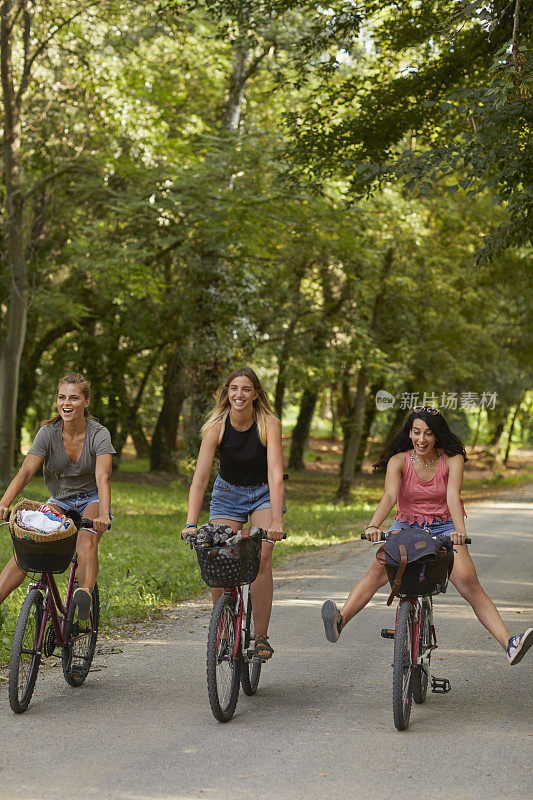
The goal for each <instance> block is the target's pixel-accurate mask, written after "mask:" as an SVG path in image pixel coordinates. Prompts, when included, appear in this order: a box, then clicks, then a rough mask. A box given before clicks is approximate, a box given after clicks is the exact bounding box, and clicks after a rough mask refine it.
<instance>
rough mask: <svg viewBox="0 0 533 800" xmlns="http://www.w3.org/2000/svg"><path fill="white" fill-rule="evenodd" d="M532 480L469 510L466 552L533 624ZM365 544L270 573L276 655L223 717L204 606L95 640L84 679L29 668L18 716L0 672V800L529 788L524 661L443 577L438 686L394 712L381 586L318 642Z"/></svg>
mask: <svg viewBox="0 0 533 800" xmlns="http://www.w3.org/2000/svg"><path fill="white" fill-rule="evenodd" d="M532 520H533V487H529V489H527V490H524V489H522V490H519V491H518V492H516V493H513V494H511V495H509V496H508V497H507V498H500V499H498V500H496V501H487V502H484V503H483V504H479V505H477V506H472V508H471V509H470V516H469V530H470V531H471V533H472V536H473V537H474V544H473V545H472V547H471V551H472V554H473V557H474V560H475V562H476V564H477V566H478V570H479V572H480V574H481V576H482V580H483V582H484V585H485V587H486V589H487V590H488V591H489V593H490V594H491V595H492V597H493V598H494V599H495V601H496V603H497V605H498V606H499V608H500V610H501V612H502V615H503V617H504V619H505V620H506V622H507V623H508V626H509V627H510V628H511V630H512V631H513V632H517V631H519V630H522V629H524V628H525V627H527V625H531V624H533V602H532V591H531V587H532V585H533V582H532V581H533V579H532V574H533V572H532V569H531V562H532V560H533V559H532V548H531V543H532V540H533V533H532V525H531V522H532ZM372 557H373V556H372V551H371V550H370V549H369V547H368V545H366V543H362V542H357V543H351V544H345V545H339V546H336V547H330V548H327V549H326V550H324V551H322V552H320V553H312V554H306V555H304V556H301V557H298V558H295V559H293V560H291V561H290V562H289V563H287V564H285V565H284V566H283V568H282V569H280V570H279V571H278V573H277V580H276V594H275V596H276V601H275V607H274V613H273V623H272V639H273V643H274V646H275V648H276V654H275V657H274V659H275V660H274V661H273V662H272V663H271V664H270V665H269V666H268V668H266V669H265V670H264V672H263V676H262V679H261V685H260V690H259V693H258V694H257V695H256V697H254V698H248V697H245V696H244V695H242V694H241V697H240V699H239V704H238V706H237V713H236V715H235V717H234V719H233V720H232V722H230V723H229V724H227V725H221V724H219V723H217V722H215V720H214V719H213V717H212V716H211V712H210V710H209V706H208V701H207V693H206V682H205V669H204V664H205V643H206V636H207V630H206V626H207V623H208V618H209V611H208V607H207V604H206V603H205V602H197V603H189V604H186V605H183V606H180V607H179V608H177V609H176V610H175V611H173V612H172V613H171V614H170V616H169V619H168V620H167V621H165V622H164V623H162V624H159V625H158V626H156V627H148V626H145V627H143V628H141V629H140V632H139V630H138V631H137V632H136V633H135V634H134V635H132V636H131V637H130V638H129V639H125V640H123V641H121V642H120V643H118V644H117V643H115V649H121V650H122V652H121V653H119V654H113V653H112V652H110V650H111V649H112V648H111V647H110V646H109V643H107V642H105V641H104V642H103V644H102V648H101V649H102V652H100V653H99V654H98V655H97V657H96V659H95V664H96V665H97V666H99V667H100V671H95V672H94V673H91V675H90V676H89V679H88V680H87V682H86V685H85V686H84V687H82V688H81V689H71V688H70V687H68V686H67V685H66V683H65V682H64V681H63V678H62V674H61V670H60V668H59V669H47V670H44V674H40V675H39V680H38V684H37V688H36V691H35V695H34V699H33V700H32V703H31V705H30V708H29V710H28V711H27V712H26V713H25V714H23V715H21V716H14V715H13V714H12V713H11V711H10V710H9V706H8V701H7V686H6V684H5V683H1V684H0V730H1V732H2V733H1V741H0V798H2V800H4V799H6V800H7V799H8V800H34V799H35V800H36V799H37V798H39V800H52V799H53V800H56V798H59V797H71V796H72V797H74V798H76V800H85V798H87V800H92V799H93V798H99V800H107V798H109V800H193V799H194V800H200V798H216V799H217V800H226V798H227V799H228V800H229V798H245V797H246V798H248V797H256V798H259V800H262V798H283V799H284V800H293V799H294V800H296V799H298V800H299V798H308V797H312V796H318V797H319V798H326V799H329V798H339V797H341V798H344V797H348V798H352V797H354V798H355V797H357V798H359V797H363V798H365V800H381V798H383V800H389V798H392V797H394V798H400V800H403V798H409V799H410V800H411V798H412V797H417V796H423V797H428V796H431V797H432V798H436V800H440V799H441V798H442V800H444V799H445V798H446V800H455V799H456V798H457V800H459V799H460V800H474V799H475V800H477V798H480V799H481V798H483V800H485V798H487V797H498V796H500V797H504V798H506V800H508V798H525V797H527V796H528V793H529V790H528V789H527V786H528V785H529V786H530V787H531V761H532V758H531V756H532V746H531V745H532V735H533V729H532V727H531V678H532V667H533V652H531V653H530V657H529V659H524V661H523V662H522V663H521V664H520V665H518V666H516V667H509V666H508V665H507V663H506V660H505V657H504V654H503V651H502V650H501V649H500V648H499V646H498V645H496V644H495V643H494V642H493V641H492V640H491V637H490V636H489V634H488V633H487V632H486V631H485V630H484V629H483V628H482V627H481V626H480V625H479V624H478V623H477V621H476V620H475V618H474V616H473V614H472V612H471V611H470V609H469V608H468V607H466V606H465V605H464V603H463V601H462V600H461V599H460V598H459V597H458V595H457V594H456V592H455V590H453V589H451V590H450V591H449V592H448V594H447V595H445V596H441V597H440V598H438V600H437V603H436V606H437V614H436V619H437V625H438V633H439V634H440V636H439V639H440V643H441V649H440V650H439V651H437V652H438V655H439V658H437V659H435V662H434V663H435V667H434V671H435V674H437V675H440V676H446V677H448V678H449V679H450V680H451V683H452V692H451V693H450V694H448V695H434V694H430V695H429V697H428V702H427V703H426V704H425V706H422V707H418V706H416V707H414V709H413V713H412V716H411V724H410V727H409V729H408V730H407V731H406V732H404V733H398V732H397V731H396V730H395V728H394V726H393V722H392V708H391V682H392V681H391V678H392V670H391V668H390V664H391V657H392V645H393V643H392V642H391V641H387V640H384V639H381V638H380V637H379V630H380V629H381V627H383V626H387V625H388V624H389V623H390V622H391V621H392V613H393V612H392V611H391V610H390V609H387V608H386V606H385V597H386V593H385V591H383V593H382V594H381V595H380V596H379V597H376V598H375V600H374V601H373V602H372V604H371V605H370V607H369V608H368V609H367V610H366V612H363V614H362V615H361V616H360V617H359V618H358V619H357V620H356V621H354V622H353V623H352V624H351V625H350V627H349V628H347V629H346V631H345V632H344V633H343V636H342V638H341V640H340V642H339V643H338V644H337V645H331V644H329V643H327V642H326V641H325V638H324V635H323V630H322V626H321V621H320V614H319V612H320V606H321V603H322V601H323V599H324V598H325V597H334V598H335V599H337V600H339V601H340V600H342V599H343V598H344V597H345V595H346V593H347V592H348V590H349V589H350V588H351V586H352V584H353V582H354V581H355V580H356V579H358V578H359V577H360V576H361V575H362V574H363V573H364V571H365V570H366V569H367V567H368V565H369V564H370V561H371V558H372Z"/></svg>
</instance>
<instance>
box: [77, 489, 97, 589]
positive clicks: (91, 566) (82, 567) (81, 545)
mask: <svg viewBox="0 0 533 800" xmlns="http://www.w3.org/2000/svg"><path fill="white" fill-rule="evenodd" d="M83 516H84V517H85V518H86V519H95V518H96V517H97V516H98V503H91V505H90V506H87V508H86V509H85V511H84V512H83ZM102 536H103V534H102V533H93V532H92V531H89V530H86V529H85V528H81V530H80V531H79V533H78V539H77V541H76V552H77V554H78V570H77V579H78V586H80V588H83V589H88V591H89V592H92V590H93V589H94V584H95V583H96V579H97V577H98V568H99V565H98V544H99V542H100V539H101V538H102Z"/></svg>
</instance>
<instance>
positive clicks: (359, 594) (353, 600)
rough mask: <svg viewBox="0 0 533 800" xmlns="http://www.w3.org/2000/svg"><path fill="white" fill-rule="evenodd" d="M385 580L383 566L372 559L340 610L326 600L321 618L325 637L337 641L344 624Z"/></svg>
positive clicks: (359, 609)
mask: <svg viewBox="0 0 533 800" xmlns="http://www.w3.org/2000/svg"><path fill="white" fill-rule="evenodd" d="M387 582H388V579H387V573H386V571H385V567H384V566H383V565H382V564H378V562H377V561H374V562H373V564H372V566H371V567H370V569H369V570H368V572H367V573H366V575H365V576H364V577H363V578H361V580H360V581H358V583H356V584H355V586H354V587H353V589H352V591H351V592H350V594H349V595H348V599H347V600H346V602H345V604H344V606H343V607H342V610H341V611H340V612H339V611H338V609H337V606H336V605H335V603H334V602H333V600H326V602H325V603H324V605H323V606H322V620H323V622H324V629H325V633H326V638H327V639H328V641H329V642H336V641H337V639H338V638H339V635H340V632H341V630H342V629H343V628H344V627H345V625H347V623H348V622H349V621H350V620H351V619H352V617H354V616H355V615H356V614H358V613H359V611H361V609H363V608H364V607H365V606H366V604H367V603H368V602H369V600H371V599H372V598H373V597H374V595H375V594H376V592H377V591H378V589H381V588H382V587H383V586H385V584H386V583H387Z"/></svg>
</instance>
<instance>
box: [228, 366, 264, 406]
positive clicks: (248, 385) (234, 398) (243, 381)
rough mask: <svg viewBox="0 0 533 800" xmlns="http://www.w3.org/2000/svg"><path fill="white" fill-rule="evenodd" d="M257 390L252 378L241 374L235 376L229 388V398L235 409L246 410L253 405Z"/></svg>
mask: <svg viewBox="0 0 533 800" xmlns="http://www.w3.org/2000/svg"><path fill="white" fill-rule="evenodd" d="M256 397H257V392H256V391H255V389H254V385H253V383H252V381H251V380H250V378H247V377H246V376H245V375H240V376H239V377H237V378H234V379H233V380H232V382H231V383H230V385H229V388H228V400H229V403H230V406H231V408H233V409H234V410H235V411H239V412H241V411H245V410H246V409H248V408H250V407H251V406H252V405H253V402H254V400H255V398H256Z"/></svg>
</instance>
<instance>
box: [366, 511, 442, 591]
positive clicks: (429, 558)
mask: <svg viewBox="0 0 533 800" xmlns="http://www.w3.org/2000/svg"><path fill="white" fill-rule="evenodd" d="M376 559H377V560H378V561H379V563H380V564H383V565H384V567H385V569H386V571H387V577H388V579H389V583H390V585H391V587H392V591H391V593H390V595H389V598H388V600H387V605H388V606H390V604H391V603H392V601H393V599H394V597H395V596H396V595H398V597H423V596H425V595H429V594H439V592H445V591H446V588H447V586H448V578H449V577H450V573H451V571H452V567H453V548H452V546H451V542H449V540H448V541H446V540H442V539H434V538H433V537H432V535H431V532H430V531H429V530H427V529H424V528H422V529H420V530H413V529H412V528H409V527H405V528H401V529H400V530H399V531H395V532H393V533H391V535H390V537H389V538H388V540H387V542H386V543H385V544H384V545H382V546H381V547H380V548H379V550H378V552H377V553H376Z"/></svg>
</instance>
